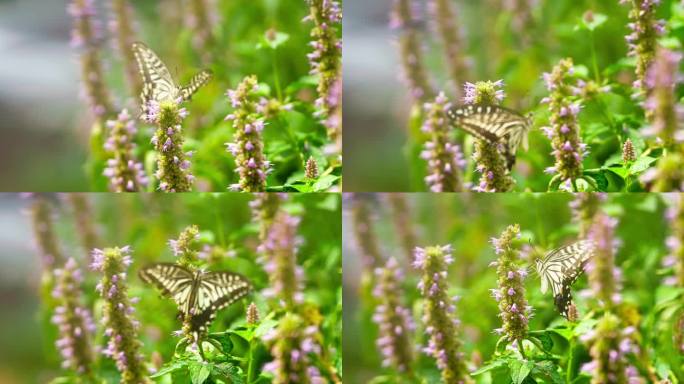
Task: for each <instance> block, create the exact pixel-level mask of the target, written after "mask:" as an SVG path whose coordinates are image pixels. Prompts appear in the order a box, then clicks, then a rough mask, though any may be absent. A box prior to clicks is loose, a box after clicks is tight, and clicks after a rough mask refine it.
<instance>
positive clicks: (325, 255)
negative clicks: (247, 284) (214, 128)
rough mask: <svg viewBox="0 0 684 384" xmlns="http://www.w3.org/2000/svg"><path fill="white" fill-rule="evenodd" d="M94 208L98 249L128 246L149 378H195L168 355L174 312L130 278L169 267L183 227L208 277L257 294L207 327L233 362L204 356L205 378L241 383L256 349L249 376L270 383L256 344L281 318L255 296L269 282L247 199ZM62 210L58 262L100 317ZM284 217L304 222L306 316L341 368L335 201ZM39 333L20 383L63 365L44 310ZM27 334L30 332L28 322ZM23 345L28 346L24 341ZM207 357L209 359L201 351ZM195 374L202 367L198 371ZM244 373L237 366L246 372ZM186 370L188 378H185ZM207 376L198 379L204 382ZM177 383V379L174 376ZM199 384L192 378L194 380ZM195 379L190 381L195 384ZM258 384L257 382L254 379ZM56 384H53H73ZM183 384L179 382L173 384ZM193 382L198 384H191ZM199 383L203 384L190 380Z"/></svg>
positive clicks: (300, 204)
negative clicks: (205, 259) (69, 263)
mask: <svg viewBox="0 0 684 384" xmlns="http://www.w3.org/2000/svg"><path fill="white" fill-rule="evenodd" d="M88 197H89V198H90V199H91V203H94V204H92V205H93V209H92V220H93V222H94V223H95V224H96V228H97V231H98V232H97V233H98V236H99V240H98V243H99V245H98V248H103V247H114V246H124V245H130V246H131V248H132V256H133V265H132V267H131V269H130V270H129V271H128V281H127V284H128V287H129V295H130V296H131V297H139V298H140V302H139V303H138V304H136V305H135V308H136V312H135V314H134V316H135V318H136V319H138V320H139V321H140V322H141V324H142V326H141V329H140V331H139V337H140V339H141V341H142V342H143V348H142V353H143V355H144V356H145V362H146V364H147V365H148V367H149V368H155V369H156V370H159V368H160V367H161V365H162V364H165V368H164V370H163V371H158V373H157V375H156V377H159V379H158V380H161V381H160V382H164V383H168V382H171V381H170V379H171V377H170V376H165V373H169V374H170V373H173V375H174V377H176V379H177V380H176V381H174V382H185V381H183V380H182V379H178V377H180V376H182V375H183V374H184V373H183V372H185V374H188V372H190V374H191V375H193V376H194V375H195V373H197V374H198V375H199V373H198V372H199V371H197V372H195V368H198V367H195V366H196V365H197V364H200V363H199V362H198V358H199V356H198V355H197V353H196V352H195V353H181V352H182V350H181V349H179V350H178V351H176V352H177V353H178V354H177V355H175V357H174V351H175V349H176V347H177V343H178V342H179V340H180V338H179V337H176V336H172V332H173V331H175V330H178V329H180V327H181V321H180V320H179V319H178V318H177V315H178V308H177V307H176V304H175V303H174V302H173V301H172V300H170V299H166V298H162V297H161V296H160V295H159V292H158V291H156V290H155V289H154V288H153V287H152V286H148V285H145V284H144V283H143V282H142V281H141V280H140V279H139V278H138V277H137V270H138V269H139V268H140V267H142V266H143V265H145V264H147V263H150V262H159V261H169V262H172V261H175V257H174V256H173V253H172V250H171V249H170V248H169V243H168V242H169V240H170V239H176V238H177V237H178V235H179V233H180V232H181V231H182V230H183V229H184V228H185V227H187V226H190V225H193V224H194V225H197V226H198V227H199V234H200V236H199V240H198V241H197V245H196V246H197V247H198V249H199V250H202V249H203V247H204V246H205V245H207V246H211V247H213V249H214V250H215V251H216V252H214V253H213V254H212V255H214V257H212V258H211V259H210V260H212V261H211V263H210V264H206V265H205V267H208V269H210V270H228V271H232V272H238V273H241V274H243V275H244V276H246V277H247V278H248V279H250V281H251V282H252V283H253V285H254V287H255V290H254V291H253V292H252V293H251V294H249V296H247V297H246V298H245V299H242V300H240V301H238V302H237V303H235V304H233V305H231V306H229V307H227V308H225V309H224V310H222V311H220V312H219V313H218V316H217V318H216V319H215V320H214V321H213V323H212V326H211V328H210V330H209V331H210V332H212V335H213V337H214V338H215V339H217V340H220V342H221V344H222V345H223V346H224V352H225V353H227V354H228V355H229V356H232V357H231V358H230V359H229V361H226V360H225V356H223V355H221V354H220V353H218V352H217V351H213V353H212V352H208V356H211V357H210V360H212V361H211V363H210V364H204V365H206V366H210V367H211V369H210V370H209V371H208V372H210V373H211V375H212V376H211V377H213V378H214V379H216V378H218V377H221V378H223V379H222V380H224V381H212V380H214V379H206V377H205V379H206V380H207V381H206V382H207V383H209V382H225V380H226V379H225V377H226V376H228V377H232V378H233V379H234V380H235V381H234V382H236V383H238V382H247V381H246V380H245V378H244V376H245V374H246V371H247V370H246V366H247V365H246V362H247V361H248V360H249V359H247V356H245V354H246V353H247V350H248V348H247V347H246V346H248V345H250V341H252V340H253V343H252V344H253V350H254V357H253V358H254V359H255V361H254V367H255V368H256V373H257V375H256V376H255V378H254V379H255V380H254V381H252V382H259V383H268V382H270V379H269V375H267V374H260V373H259V372H261V368H262V367H263V365H264V364H265V363H266V362H268V361H270V360H271V357H270V354H269V352H268V347H267V346H266V344H264V342H263V341H262V340H261V336H263V335H264V334H265V333H266V332H268V331H269V330H271V329H273V328H274V327H276V326H277V325H278V324H279V320H280V319H281V317H282V315H283V314H282V312H283V311H282V310H278V309H277V308H275V307H273V306H271V305H270V302H269V301H267V300H266V298H265V297H263V296H262V295H261V294H260V291H261V290H262V289H265V288H267V287H268V285H269V280H268V278H269V277H268V275H267V274H266V272H265V271H264V269H263V265H262V263H261V262H260V261H257V256H258V254H257V252H256V247H257V246H258V244H259V240H258V233H259V225H258V224H257V223H254V222H252V216H251V211H250V208H249V207H248V203H249V201H250V200H251V197H250V196H249V195H246V194H228V193H222V194H210V193H206V194H178V195H162V194H144V193H142V194H136V195H114V194H106V195H105V194H90V195H88ZM54 202H55V203H56V204H58V205H59V207H58V210H57V215H56V216H55V217H56V230H57V232H58V235H59V239H60V242H61V245H62V248H63V249H65V250H66V252H65V254H66V255H69V256H71V257H74V258H76V259H77V260H78V263H79V265H80V267H81V269H82V270H83V272H84V273H85V281H84V283H83V294H84V296H85V299H86V302H87V303H88V305H89V306H90V307H92V308H93V309H94V313H95V318H96V319H99V318H100V317H101V303H102V301H101V299H100V297H99V294H98V293H97V292H96V291H95V285H96V284H97V282H98V281H99V279H100V278H101V276H100V275H99V273H97V272H93V271H91V270H89V269H88V268H87V265H88V264H89V262H90V261H89V260H90V257H89V256H87V255H86V254H85V251H84V250H83V248H82V247H81V244H80V243H79V237H78V232H79V228H78V227H77V226H75V225H76V224H75V223H74V221H73V217H71V212H70V209H69V207H68V206H66V205H65V204H64V202H63V199H55V200H54ZM281 209H283V210H285V211H287V212H289V213H291V214H294V215H298V216H300V217H301V218H302V221H301V224H300V226H299V230H298V236H300V237H301V238H302V239H303V242H302V245H301V247H300V248H299V251H298V253H297V255H298V260H297V264H298V265H301V266H302V267H303V269H304V282H305V285H304V287H305V288H304V297H305V301H306V303H307V305H308V306H309V310H313V309H314V308H315V310H317V311H320V314H321V315H322V321H321V325H320V331H321V334H322V340H321V342H322V347H323V348H324V349H325V350H327V351H330V353H331V354H330V355H329V359H330V360H331V361H330V362H329V363H330V364H332V365H333V366H335V367H340V366H341V354H340V353H338V352H336V351H340V350H341V315H342V313H341V311H342V303H341V251H340V231H341V228H340V226H341V223H340V210H341V204H340V197H339V196H338V195H333V194H306V195H291V196H290V197H288V199H287V200H286V201H285V202H284V203H283V205H282V208H281ZM250 302H254V303H255V304H256V305H257V307H258V309H259V313H260V318H261V321H260V323H258V326H257V327H249V326H247V325H246V320H245V311H246V308H247V305H248V304H249V303H250ZM40 313H41V316H40V317H41V319H42V320H41V322H42V327H41V328H40V329H42V332H41V333H38V332H36V330H35V329H34V331H33V332H34V333H35V334H41V336H42V339H43V344H44V347H43V349H44V353H43V354H41V355H40V358H39V359H38V361H39V362H40V361H41V359H44V360H45V361H44V362H43V363H42V366H40V369H33V370H26V371H24V372H17V373H18V374H21V375H23V378H24V381H23V382H30V383H38V382H47V381H49V379H48V378H49V377H54V376H55V374H56V373H57V372H58V367H59V362H60V357H59V355H58V353H57V351H56V350H55V347H54V342H55V337H56V329H55V327H54V325H52V324H51V323H50V320H49V319H50V316H51V313H50V311H49V310H48V309H47V308H46V306H45V305H44V306H43V307H42V308H41V310H40ZM32 324H33V326H37V324H35V323H32ZM25 342H27V343H28V342H35V340H26V341H25ZM96 342H97V343H98V345H102V346H103V347H104V343H105V342H106V338H105V337H104V336H103V335H102V328H101V327H99V328H98V334H97V338H96ZM205 350H207V351H211V350H210V349H209V347H207V346H205ZM200 365H201V364H200ZM243 365H244V366H243ZM98 367H99V368H98V371H97V373H98V375H99V376H100V377H101V378H104V379H105V380H106V382H108V383H109V382H111V383H114V382H119V379H118V372H117V370H116V367H115V366H114V363H113V361H112V360H110V359H108V358H106V357H104V356H100V357H99V360H98ZM188 370H189V371H188ZM203 374H204V373H202V375H203ZM179 375H180V376H179ZM195 379H196V380H199V377H196V378H195ZM195 379H193V380H195ZM257 379H258V380H257ZM70 380H72V379H63V381H58V382H72V381H70ZM179 380H180V381H179ZM193 382H196V381H193ZM197 382H201V381H197Z"/></svg>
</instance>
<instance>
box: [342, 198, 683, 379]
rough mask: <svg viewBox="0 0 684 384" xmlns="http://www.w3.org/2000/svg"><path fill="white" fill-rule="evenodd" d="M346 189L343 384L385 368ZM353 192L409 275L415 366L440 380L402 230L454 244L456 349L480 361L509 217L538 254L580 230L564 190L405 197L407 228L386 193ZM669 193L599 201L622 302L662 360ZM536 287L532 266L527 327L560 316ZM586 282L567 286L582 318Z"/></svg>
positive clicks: (494, 310) (492, 322) (385, 250)
mask: <svg viewBox="0 0 684 384" xmlns="http://www.w3.org/2000/svg"><path fill="white" fill-rule="evenodd" d="M350 196H352V194H346V195H345V208H344V213H343V221H344V224H343V255H344V256H343V267H344V276H343V278H344V281H343V286H344V364H345V372H344V373H345V380H349V382H352V383H365V382H368V381H369V380H370V379H371V378H373V377H375V376H378V375H381V374H383V373H387V372H390V371H387V370H383V369H382V368H381V366H380V362H381V359H380V354H379V351H378V349H377V348H376V346H375V341H376V337H377V324H375V322H373V321H372V320H371V316H372V311H373V308H369V301H368V297H366V298H365V299H364V298H363V296H362V295H363V294H362V293H361V292H360V290H361V276H362V275H363V273H364V271H363V269H362V264H361V259H360V257H361V256H360V248H359V244H358V243H357V241H356V239H355V236H354V234H353V232H352V231H353V229H354V227H353V223H352V217H351V212H350V211H351V207H352V205H353V203H352V202H351V199H350ZM354 196H355V198H357V199H359V198H360V199H364V201H366V202H367V203H368V204H369V206H370V207H371V212H372V215H371V219H370V220H369V221H368V223H369V227H371V228H372V231H373V233H375V234H376V237H377V242H378V244H379V248H380V251H381V255H382V256H383V257H384V258H385V259H387V258H390V257H394V258H396V259H397V260H398V261H399V263H400V264H401V265H402V269H403V270H404V271H405V272H406V278H405V279H404V281H402V282H400V285H401V288H402V291H401V292H398V294H399V295H401V296H403V300H404V305H405V306H407V307H408V308H409V309H412V310H413V312H414V320H415V322H416V325H417V329H416V331H415V332H414V342H415V346H416V353H415V356H416V357H417V363H416V370H417V371H418V372H419V373H420V374H421V375H422V376H423V377H426V376H427V377H430V376H432V377H437V376H436V374H437V373H436V372H437V369H436V365H435V362H434V360H433V359H431V358H429V357H426V356H425V354H423V353H420V352H418V350H419V349H420V347H421V346H426V345H427V340H426V337H425V332H424V329H423V328H422V325H421V321H420V318H419V317H418V316H417V315H415V313H416V311H418V310H419V308H420V305H421V304H420V303H419V302H418V299H419V298H420V295H419V293H418V289H417V288H416V285H417V283H418V280H419V278H420V276H419V274H418V273H416V271H415V270H413V269H412V268H411V267H410V265H409V262H410V260H412V256H409V255H408V254H407V252H406V251H405V248H403V247H402V244H403V243H402V242H403V240H404V238H405V235H406V233H413V234H414V235H415V238H416V241H415V243H416V244H415V245H416V246H420V247H424V246H431V245H445V244H451V245H452V246H453V256H454V259H455V261H454V263H453V264H452V265H451V266H450V268H449V270H448V273H449V277H448V284H449V287H450V291H449V296H452V295H459V296H461V300H460V302H459V303H458V304H457V310H456V314H457V316H458V317H459V318H460V319H461V320H462V324H463V327H462V331H461V335H460V338H461V339H462V341H463V343H464V347H463V349H464V352H465V355H466V358H467V359H468V360H469V361H473V360H474V361H479V362H480V364H481V363H482V362H484V361H487V360H488V359H489V358H490V357H491V356H492V354H493V351H494V347H495V344H496V342H497V340H498V338H499V336H498V335H496V334H494V333H493V330H494V329H495V328H498V327H500V326H501V323H500V319H499V318H498V316H497V315H498V307H497V302H496V301H495V300H494V299H493V298H492V297H491V295H490V289H493V288H496V286H497V283H496V278H497V277H496V270H495V268H492V267H488V264H489V263H490V262H492V261H495V260H496V259H497V256H496V255H495V254H494V250H493V248H492V245H491V243H490V239H491V238H492V237H499V236H500V234H501V232H502V231H503V230H504V229H505V228H506V227H507V226H508V225H510V224H514V223H518V224H520V228H521V232H522V239H523V240H524V241H525V242H526V243H527V242H528V239H529V243H530V244H531V245H533V246H535V247H538V250H539V251H548V250H551V249H553V248H556V247H559V246H561V245H565V244H568V243H571V242H573V241H575V240H576V239H577V236H578V235H577V231H578V227H577V225H576V224H575V223H573V220H572V215H571V211H570V209H569V207H568V203H569V202H570V201H571V200H572V198H573V196H572V195H569V194H505V195H504V194H498V195H496V194H494V195H490V194H428V193H412V194H404V195H403V196H404V198H405V200H406V201H407V206H408V209H407V210H406V211H404V214H406V215H408V217H409V223H410V225H409V226H408V227H406V228H404V231H406V232H398V231H397V229H396V227H395V224H394V222H393V214H392V210H391V209H390V206H389V204H388V200H387V194H354ZM673 197H674V196H673V195H658V194H609V195H608V197H607V200H606V201H605V202H604V203H603V204H602V209H603V211H604V212H606V213H608V214H610V215H611V216H614V217H616V218H618V220H619V225H618V227H617V230H616V238H618V239H619V240H620V244H621V245H620V247H619V250H618V253H617V257H616V260H617V265H618V266H619V267H620V268H622V270H623V275H624V278H623V282H624V288H623V290H622V294H623V297H624V301H625V302H627V303H630V304H633V305H634V306H635V307H636V309H637V310H638V312H639V315H640V316H641V317H640V319H641V324H642V328H641V329H640V331H641V332H643V336H644V341H643V344H642V346H643V347H644V348H647V349H648V350H649V351H651V350H653V354H652V355H650V356H655V357H656V358H661V359H667V358H668V357H667V356H668V353H667V352H666V351H668V350H669V349H667V348H668V346H669V347H671V346H672V340H671V339H670V340H669V341H668V339H667V336H663V334H664V333H665V331H663V329H664V330H668V329H669V330H670V331H668V332H671V330H672V329H673V325H672V324H670V323H667V322H662V323H661V325H660V326H659V325H658V321H659V320H658V317H657V316H658V313H657V312H656V311H657V306H656V303H657V302H658V300H659V299H660V298H662V297H664V296H666V294H665V293H666V292H667V289H668V287H665V286H663V283H662V281H663V279H664V274H663V270H662V267H661V262H662V259H663V258H664V257H665V255H667V254H668V251H667V249H666V247H665V238H666V236H668V233H669V230H668V225H667V224H666V220H665V218H664V214H665V208H666V205H667V202H668V200H669V199H671V198H673ZM400 233H401V234H400ZM540 284H541V283H540V281H539V278H538V276H537V275H536V273H530V275H529V276H528V278H527V279H526V281H525V288H526V296H527V300H528V301H529V303H530V305H531V306H532V307H533V308H534V317H533V318H532V320H531V321H530V330H541V329H545V328H546V327H548V326H552V325H554V324H562V323H564V322H565V320H564V319H563V318H562V317H561V316H560V315H559V314H558V312H557V311H556V309H555V308H554V301H553V298H552V296H551V294H550V293H549V292H547V293H546V294H542V293H541V292H540ZM586 288H587V279H586V277H580V279H579V280H578V281H577V282H576V283H575V284H574V286H573V296H574V297H575V301H576V302H577V305H578V310H579V313H580V316H582V315H583V314H586V313H587V310H588V309H587V306H586V297H584V296H583V295H582V293H581V291H583V290H584V289H586ZM669 289H672V288H669ZM668 324H670V325H668ZM670 335H671V333H670ZM661 337H662V338H661ZM668 343H669V344H668ZM661 348H662V349H661ZM669 356H671V353H670V354H669ZM471 359H472V360H471ZM471 368H473V367H471ZM680 373H681V372H680ZM480 379H482V377H480ZM390 382H391V381H390ZM478 382H481V381H478Z"/></svg>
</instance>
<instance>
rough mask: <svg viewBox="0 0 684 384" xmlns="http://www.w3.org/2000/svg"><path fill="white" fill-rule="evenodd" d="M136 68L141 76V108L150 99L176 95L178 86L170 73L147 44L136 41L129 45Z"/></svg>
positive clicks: (160, 100) (170, 97)
mask: <svg viewBox="0 0 684 384" xmlns="http://www.w3.org/2000/svg"><path fill="white" fill-rule="evenodd" d="M131 48H132V50H133V55H134V56H135V61H136V62H137V63H138V70H139V71H140V75H141V76H142V78H143V90H142V94H141V95H140V98H141V99H142V105H143V110H145V109H146V106H147V103H149V102H150V101H151V100H154V101H157V102H162V101H173V100H176V98H177V97H178V87H177V86H176V84H175V83H174V82H173V78H172V77H171V73H170V72H169V69H168V68H166V65H165V64H164V63H163V62H162V61H161V59H159V56H157V54H155V53H154V51H152V50H151V49H150V48H149V47H148V46H147V45H145V44H143V43H141V42H136V43H133V45H132V46H131Z"/></svg>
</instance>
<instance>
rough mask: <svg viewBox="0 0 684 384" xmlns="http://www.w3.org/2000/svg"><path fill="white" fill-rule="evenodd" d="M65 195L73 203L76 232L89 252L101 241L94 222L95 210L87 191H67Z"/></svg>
mask: <svg viewBox="0 0 684 384" xmlns="http://www.w3.org/2000/svg"><path fill="white" fill-rule="evenodd" d="M64 196H65V198H66V200H67V201H68V202H69V204H70V205H71V208H72V211H73V215H74V220H75V221H76V232H77V233H78V236H79V237H80V239H81V244H82V245H83V248H84V249H85V250H86V254H87V253H89V252H90V250H92V249H93V248H95V247H97V246H98V243H99V242H100V240H99V238H98V234H97V230H96V228H95V224H94V223H93V212H92V209H91V207H90V204H89V202H88V197H87V195H86V194H85V193H65V194H64Z"/></svg>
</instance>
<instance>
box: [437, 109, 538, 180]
mask: <svg viewBox="0 0 684 384" xmlns="http://www.w3.org/2000/svg"><path fill="white" fill-rule="evenodd" d="M447 117H448V118H449V119H450V120H451V122H452V123H453V124H454V125H455V126H456V127H458V128H460V129H462V130H464V131H465V132H467V133H469V134H470V135H472V136H474V137H475V138H478V139H480V140H484V141H486V142H488V143H491V144H498V143H502V144H504V149H503V155H504V156H505V158H506V165H507V167H508V169H509V170H510V169H511V168H513V165H514V164H515V154H516V152H517V151H518V147H519V146H520V144H521V143H522V145H523V148H524V149H525V150H527V146H528V145H527V132H528V131H529V130H530V126H531V122H530V119H529V118H527V117H525V116H522V115H521V114H519V113H518V112H516V111H513V110H511V109H508V108H504V107H500V106H497V105H480V104H475V105H466V106H463V107H458V108H451V109H449V110H448V111H447Z"/></svg>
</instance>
